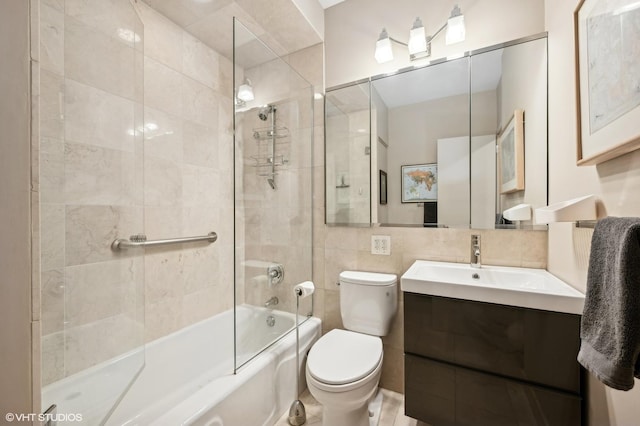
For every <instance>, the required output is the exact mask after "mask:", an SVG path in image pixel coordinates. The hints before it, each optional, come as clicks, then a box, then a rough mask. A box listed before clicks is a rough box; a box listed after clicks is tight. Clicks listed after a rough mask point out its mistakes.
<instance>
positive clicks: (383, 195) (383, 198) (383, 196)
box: [380, 170, 387, 205]
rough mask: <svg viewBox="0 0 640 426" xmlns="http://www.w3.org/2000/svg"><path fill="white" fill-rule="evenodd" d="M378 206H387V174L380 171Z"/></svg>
mask: <svg viewBox="0 0 640 426" xmlns="http://www.w3.org/2000/svg"><path fill="white" fill-rule="evenodd" d="M380 204H382V205H384V204H387V172H385V171H382V170H380Z"/></svg>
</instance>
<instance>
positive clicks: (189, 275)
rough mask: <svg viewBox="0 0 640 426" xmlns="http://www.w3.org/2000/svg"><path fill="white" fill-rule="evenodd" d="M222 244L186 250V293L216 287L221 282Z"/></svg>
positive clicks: (184, 263) (184, 264)
mask: <svg viewBox="0 0 640 426" xmlns="http://www.w3.org/2000/svg"><path fill="white" fill-rule="evenodd" d="M219 263H220V246H217V245H215V244H212V245H208V246H205V247H197V248H189V249H185V250H184V260H183V267H184V293H185V297H186V295H189V294H192V293H195V292H199V291H202V290H205V289H211V288H214V287H216V286H217V285H218V284H219V282H220V265H219Z"/></svg>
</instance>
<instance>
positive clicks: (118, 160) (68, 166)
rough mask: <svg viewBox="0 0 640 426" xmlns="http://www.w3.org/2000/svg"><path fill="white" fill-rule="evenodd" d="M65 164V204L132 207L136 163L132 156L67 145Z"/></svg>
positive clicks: (108, 150) (93, 147)
mask: <svg viewBox="0 0 640 426" xmlns="http://www.w3.org/2000/svg"><path fill="white" fill-rule="evenodd" d="M64 164H65V168H64V171H65V177H64V182H65V201H66V203H67V204H94V205H111V204H113V205H133V204H134V201H135V194H134V192H133V191H134V190H135V188H136V185H135V167H136V161H135V157H134V155H133V153H131V152H126V151H120V150H113V149H107V148H101V147H97V146H91V145H83V144H74V143H67V144H65V152H64Z"/></svg>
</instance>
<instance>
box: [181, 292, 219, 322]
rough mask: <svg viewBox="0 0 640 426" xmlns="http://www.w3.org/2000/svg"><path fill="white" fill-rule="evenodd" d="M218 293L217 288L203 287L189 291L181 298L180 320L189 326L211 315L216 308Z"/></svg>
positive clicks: (214, 312)
mask: <svg viewBox="0 0 640 426" xmlns="http://www.w3.org/2000/svg"><path fill="white" fill-rule="evenodd" d="M219 298H220V295H219V294H218V289H217V288H205V289H203V290H198V291H196V292H193V293H189V294H187V295H185V296H184V298H183V299H182V321H183V324H184V326H189V325H191V324H193V323H196V322H198V321H202V320H203V319H205V318H208V317H211V316H213V315H215V314H216V313H218V312H220V311H219V310H218V306H217V305H218V304H219V301H218V300H219Z"/></svg>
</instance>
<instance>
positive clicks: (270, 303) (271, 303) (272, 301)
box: [264, 296, 280, 308]
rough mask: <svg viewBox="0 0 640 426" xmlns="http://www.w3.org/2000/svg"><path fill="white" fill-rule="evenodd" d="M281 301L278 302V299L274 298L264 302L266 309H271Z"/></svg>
mask: <svg viewBox="0 0 640 426" xmlns="http://www.w3.org/2000/svg"><path fill="white" fill-rule="evenodd" d="M279 302H280V301H279V300H278V298H277V297H275V296H273V297H272V298H271V299H269V300H267V301H266V302H264V307H265V308H270V307H272V306H275V305H277V304H278V303H279Z"/></svg>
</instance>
